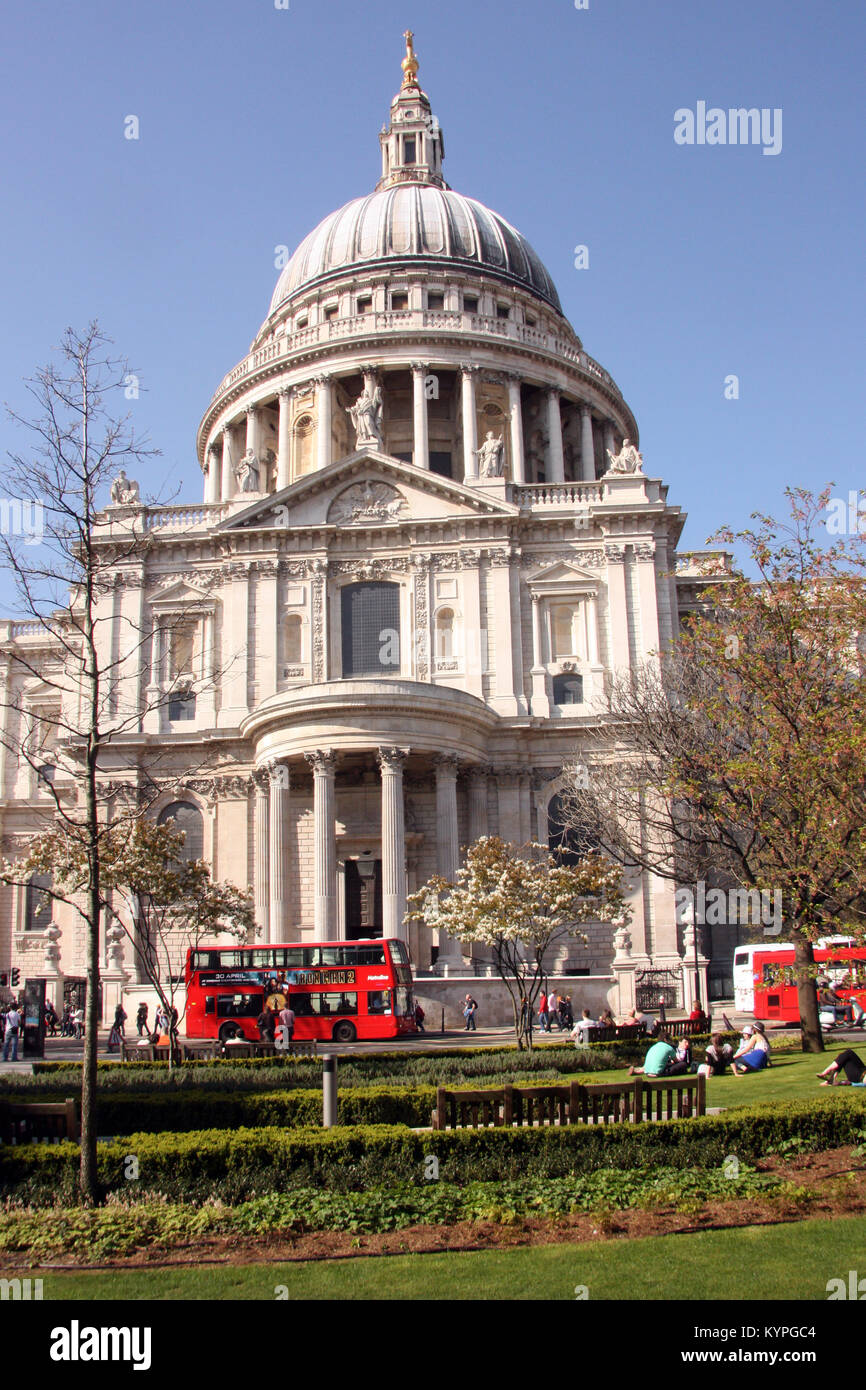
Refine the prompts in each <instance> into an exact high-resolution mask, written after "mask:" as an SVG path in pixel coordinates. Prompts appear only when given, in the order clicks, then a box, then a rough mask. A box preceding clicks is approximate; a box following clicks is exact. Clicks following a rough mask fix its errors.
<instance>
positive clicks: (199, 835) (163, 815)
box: [156, 801, 204, 864]
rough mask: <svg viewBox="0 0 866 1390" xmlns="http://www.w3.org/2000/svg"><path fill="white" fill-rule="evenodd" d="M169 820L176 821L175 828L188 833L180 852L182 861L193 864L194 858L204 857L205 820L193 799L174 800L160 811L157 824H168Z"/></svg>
mask: <svg viewBox="0 0 866 1390" xmlns="http://www.w3.org/2000/svg"><path fill="white" fill-rule="evenodd" d="M168 821H174V827H175V829H176V830H182V831H183V832H184V834H185V835H186V840H185V841H184V846H183V849H182V850H181V852H180V858H181V862H182V863H184V864H191V863H192V861H193V860H194V859H202V858H203V857H204V822H203V821H202V818H201V811H200V810H199V809H198V807H197V806H193V804H192V802H191V801H172V803H171V805H169V806H166V808H165V810H163V811H160V813H159V815H158V817H157V821H156V823H157V825H166V824H167V822H168Z"/></svg>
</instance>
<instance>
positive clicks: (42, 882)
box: [25, 874, 54, 931]
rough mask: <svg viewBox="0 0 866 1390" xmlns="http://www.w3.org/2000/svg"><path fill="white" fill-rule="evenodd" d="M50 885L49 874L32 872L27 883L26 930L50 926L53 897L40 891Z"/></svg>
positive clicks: (42, 928) (41, 929) (39, 929)
mask: <svg viewBox="0 0 866 1390" xmlns="http://www.w3.org/2000/svg"><path fill="white" fill-rule="evenodd" d="M50 887H51V875H50V874H34V875H33V877H32V878H31V880H30V882H29V883H28V885H27V910H26V921H25V930H26V931H44V930H45V928H46V927H50V926H51V911H52V907H53V906H54V900H53V898H49V897H48V896H47V895H46V894H45V893H41V892H40V891H39V890H40V889H41V888H50Z"/></svg>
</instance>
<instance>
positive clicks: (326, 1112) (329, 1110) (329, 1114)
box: [322, 1055, 337, 1129]
mask: <svg viewBox="0 0 866 1390" xmlns="http://www.w3.org/2000/svg"><path fill="white" fill-rule="evenodd" d="M336 1123H337V1059H336V1057H332V1056H330V1055H328V1056H327V1057H323V1058H322V1126H323V1128H324V1129H331V1128H333V1126H334V1125H335V1124H336Z"/></svg>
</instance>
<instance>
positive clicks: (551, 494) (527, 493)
mask: <svg viewBox="0 0 866 1390" xmlns="http://www.w3.org/2000/svg"><path fill="white" fill-rule="evenodd" d="M511 500H512V502H513V503H514V505H515V506H516V507H532V508H534V507H575V506H577V507H581V506H582V507H587V506H590V505H591V504H592V503H593V502H603V501H604V484H603V483H601V482H598V483H533V484H529V485H526V486H523V487H513V488H512V489H511Z"/></svg>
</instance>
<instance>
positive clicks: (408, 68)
mask: <svg viewBox="0 0 866 1390" xmlns="http://www.w3.org/2000/svg"><path fill="white" fill-rule="evenodd" d="M414 37H415V35H414V34H413V32H412V30H411V29H407V30H406V32H405V33H404V35H403V38H404V39H405V40H406V57H405V58H404V59H403V62H402V63H401V67H402V69H403V86H404V87H417V86H418V59H417V58H416V57H415V50H414V48H413V47H412V40H413V39H414Z"/></svg>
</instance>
